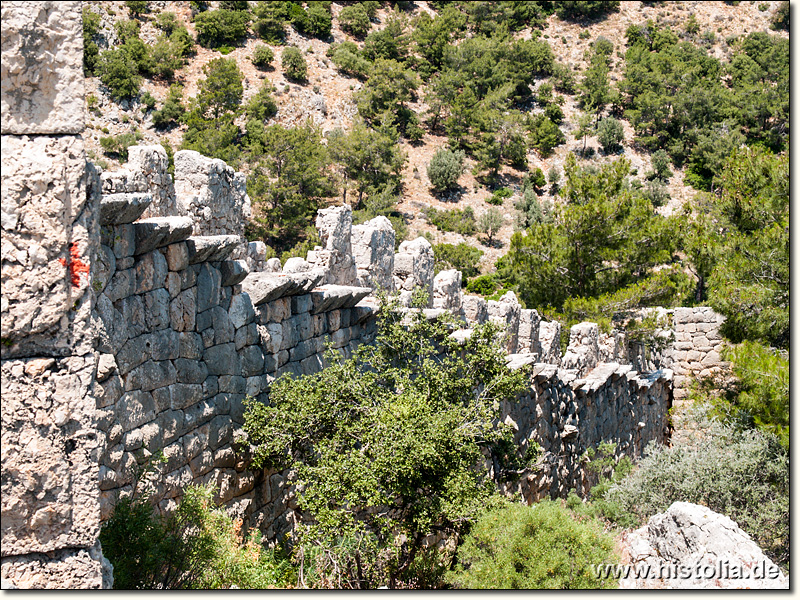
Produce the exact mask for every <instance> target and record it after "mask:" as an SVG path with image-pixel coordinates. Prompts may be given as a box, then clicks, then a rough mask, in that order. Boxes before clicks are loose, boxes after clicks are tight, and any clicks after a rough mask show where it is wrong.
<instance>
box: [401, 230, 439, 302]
mask: <svg viewBox="0 0 800 600" xmlns="http://www.w3.org/2000/svg"><path fill="white" fill-rule="evenodd" d="M434 262H435V261H434V256H433V248H432V247H431V245H430V242H428V240H426V239H425V238H423V237H419V238H417V239H415V240H412V241H405V242H403V243H402V244H400V247H399V248H398V252H397V254H395V257H394V273H393V275H394V277H396V278H397V279H398V281H399V282H400V285H399V286H396V287H398V288H401V289H403V290H405V291H411V290H412V289H414V288H417V287H420V288H422V290H423V291H424V292H426V293H427V294H428V308H431V307H433V267H434Z"/></svg>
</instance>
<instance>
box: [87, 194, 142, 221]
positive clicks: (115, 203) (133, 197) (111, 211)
mask: <svg viewBox="0 0 800 600" xmlns="http://www.w3.org/2000/svg"><path fill="white" fill-rule="evenodd" d="M152 201H153V197H152V196H151V195H150V194H105V195H104V196H103V197H102V198H101V200H100V224H101V225H125V224H127V223H133V222H134V221H135V220H136V219H138V218H139V217H141V216H142V213H143V212H144V211H145V210H146V209H147V207H148V206H150V203H151V202H152Z"/></svg>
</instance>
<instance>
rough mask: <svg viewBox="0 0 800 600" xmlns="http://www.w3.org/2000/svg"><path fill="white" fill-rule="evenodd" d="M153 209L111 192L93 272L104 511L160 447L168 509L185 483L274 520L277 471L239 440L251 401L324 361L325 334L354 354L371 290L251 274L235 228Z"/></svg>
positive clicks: (303, 275) (162, 493) (262, 519)
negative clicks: (220, 231)
mask: <svg viewBox="0 0 800 600" xmlns="http://www.w3.org/2000/svg"><path fill="white" fill-rule="evenodd" d="M145 208H146V207H145V205H144V204H142V203H137V204H136V205H135V206H134V205H125V204H124V203H120V201H119V197H118V196H117V195H113V194H112V195H108V196H104V197H103V199H102V204H101V211H100V212H101V216H100V219H101V223H102V224H103V226H102V232H101V239H100V242H101V244H100V247H99V252H98V269H97V271H96V273H95V277H94V279H93V281H92V286H93V289H94V290H95V292H96V293H97V327H98V331H99V332H100V338H99V346H98V349H99V351H100V353H101V354H100V360H99V369H98V374H97V381H96V391H95V393H96V395H97V398H98V427H99V430H100V432H101V435H100V436H101V442H102V452H101V454H100V471H99V491H100V499H101V513H102V514H101V516H102V518H103V519H107V518H108V517H109V516H110V514H111V511H112V510H113V505H114V504H115V502H116V501H117V500H118V498H120V497H121V496H124V495H127V494H130V493H131V491H132V487H133V484H134V480H135V478H136V474H137V471H138V470H140V469H141V467H142V466H143V465H144V464H145V462H146V461H148V460H149V459H151V458H153V457H155V456H157V455H159V454H161V453H163V456H164V459H165V462H163V463H158V464H156V468H157V472H156V476H155V477H154V478H153V481H154V482H155V484H154V490H153V496H154V498H155V500H157V501H158V502H159V503H160V507H161V508H162V509H165V510H169V509H170V508H171V506H172V505H173V502H174V500H175V499H177V498H179V497H180V496H181V495H182V493H183V489H184V488H185V487H186V486H187V485H189V484H192V483H194V484H207V483H210V484H213V485H215V486H216V487H217V488H218V489H219V493H218V496H217V500H218V501H219V502H222V503H225V504H226V506H227V507H228V508H229V509H230V512H231V513H233V514H236V515H237V516H240V517H244V518H247V519H249V517H250V515H251V514H254V513H258V518H257V524H258V525H259V526H261V527H262V528H265V529H266V528H268V527H269V526H270V525H271V524H272V521H274V520H275V519H278V518H279V517H280V516H281V515H279V514H274V515H273V514H272V511H271V510H267V511H264V510H263V509H264V506H265V504H267V503H269V502H270V501H271V500H272V496H271V483H270V482H269V478H267V482H266V484H264V477H265V474H263V473H260V474H256V473H253V472H252V471H249V470H248V469H247V462H246V456H245V455H243V454H242V453H241V452H240V451H237V448H236V447H235V439H236V437H237V430H238V429H239V428H240V427H241V425H242V424H243V413H244V404H243V401H244V399H245V397H246V396H250V397H253V398H258V399H261V400H264V401H266V397H267V393H268V389H269V385H270V383H271V382H272V381H273V380H274V379H275V378H276V377H278V376H280V375H281V374H283V373H287V372H289V373H293V374H298V375H299V374H309V373H314V372H316V371H318V370H319V369H321V368H322V366H323V362H322V351H323V350H324V347H325V344H326V343H327V342H330V343H331V344H332V345H333V347H334V348H339V349H345V350H346V351H349V350H350V349H352V348H353V347H355V346H356V345H357V344H358V343H360V342H362V341H364V340H365V339H369V336H370V335H371V333H372V331H373V329H374V319H372V316H373V309H372V308H371V307H370V306H367V305H358V306H357V304H358V303H359V301H360V300H362V299H363V298H364V297H365V296H366V295H367V294H369V293H370V291H371V290H370V289H368V288H358V287H345V286H325V285H322V282H323V280H324V279H325V273H324V272H323V271H321V270H312V271H308V272H300V273H270V272H261V273H252V274H249V271H248V267H247V265H246V263H245V262H244V261H242V260H232V259H230V254H231V252H232V251H233V250H234V249H235V248H237V247H238V239H237V238H236V236H225V235H222V236H192V235H191V234H192V231H193V229H194V227H193V223H192V219H191V218H189V217H160V218H139V216H138V215H137V214H136V213H137V211H138V212H141V211H143V210H145ZM125 221H133V222H130V223H129V222H125ZM265 486H266V487H265ZM257 488H258V489H257Z"/></svg>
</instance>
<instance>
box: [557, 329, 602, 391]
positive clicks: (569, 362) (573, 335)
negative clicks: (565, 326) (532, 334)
mask: <svg viewBox="0 0 800 600" xmlns="http://www.w3.org/2000/svg"><path fill="white" fill-rule="evenodd" d="M598 339H599V330H598V328H597V323H587V322H583V323H578V324H577V325H573V326H572V328H571V329H570V330H569V345H568V346H567V352H566V354H564V358H563V359H562V361H561V366H562V367H564V368H565V369H577V371H578V376H579V377H584V376H585V375H586V374H587V373H588V372H589V371H591V370H592V369H594V368H595V367H596V366H597V363H598V361H599V358H600V349H599V345H598Z"/></svg>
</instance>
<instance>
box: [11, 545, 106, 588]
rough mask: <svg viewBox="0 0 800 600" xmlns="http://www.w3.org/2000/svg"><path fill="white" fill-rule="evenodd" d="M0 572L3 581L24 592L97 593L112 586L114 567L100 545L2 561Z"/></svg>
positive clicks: (15, 557) (14, 557)
mask: <svg viewBox="0 0 800 600" xmlns="http://www.w3.org/2000/svg"><path fill="white" fill-rule="evenodd" d="M0 572H2V576H3V580H4V581H5V580H7V581H9V582H13V585H14V586H15V587H16V588H17V589H21V590H46V589H52V590H58V589H61V590H63V589H84V590H97V589H111V587H112V586H113V567H112V566H111V563H109V562H108V560H107V559H106V558H104V557H103V553H102V549H101V547H100V542H97V543H96V544H95V545H93V546H91V547H90V548H86V549H74V548H68V549H64V550H57V551H55V552H50V553H47V554H41V553H35V554H28V555H25V556H13V557H7V558H3V559H2V562H0ZM3 589H6V588H5V586H3Z"/></svg>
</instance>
